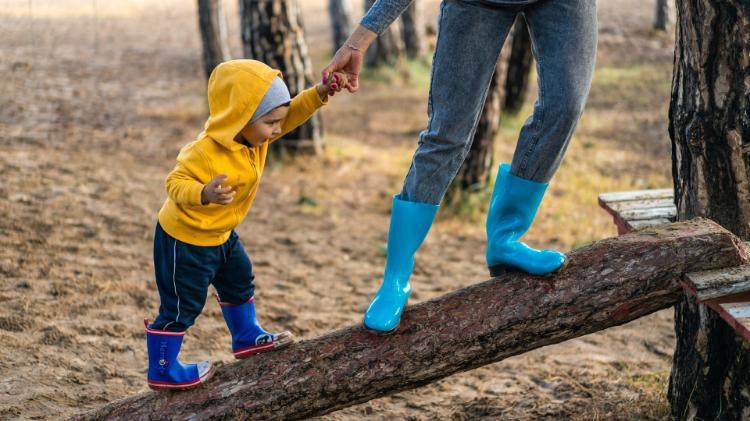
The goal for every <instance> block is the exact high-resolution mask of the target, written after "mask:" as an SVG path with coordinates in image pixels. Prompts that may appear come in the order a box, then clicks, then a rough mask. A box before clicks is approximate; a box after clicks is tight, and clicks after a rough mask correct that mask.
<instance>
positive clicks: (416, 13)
mask: <svg viewBox="0 0 750 421" xmlns="http://www.w3.org/2000/svg"><path fill="white" fill-rule="evenodd" d="M426 29H427V28H426V27H425V24H424V1H423V0H414V1H413V2H412V3H411V5H409V7H408V8H407V9H406V11H404V13H403V14H402V15H401V35H402V36H403V39H404V49H405V50H406V55H407V57H409V58H420V57H423V56H424V55H425V53H426V52H427V41H426Z"/></svg>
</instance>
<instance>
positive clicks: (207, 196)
mask: <svg viewBox="0 0 750 421" xmlns="http://www.w3.org/2000/svg"><path fill="white" fill-rule="evenodd" d="M225 181H227V176H226V174H220V175H217V176H216V177H214V179H213V180H211V181H209V182H208V183H207V184H206V185H204V186H203V191H201V203H202V204H204V205H207V204H209V203H218V204H220V205H227V204H229V203H231V202H232V199H234V194H235V192H234V191H232V186H226V187H222V186H221V183H223V182H225Z"/></svg>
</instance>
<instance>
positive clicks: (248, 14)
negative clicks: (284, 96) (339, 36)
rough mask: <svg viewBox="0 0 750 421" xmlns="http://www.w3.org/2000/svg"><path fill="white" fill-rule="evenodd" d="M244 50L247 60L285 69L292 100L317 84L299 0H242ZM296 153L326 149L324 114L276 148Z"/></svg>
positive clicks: (282, 70) (289, 136)
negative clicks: (308, 51)
mask: <svg viewBox="0 0 750 421" xmlns="http://www.w3.org/2000/svg"><path fill="white" fill-rule="evenodd" d="M240 29H241V31H242V50H243V53H244V55H245V57H247V58H252V59H255V60H260V61H262V62H264V63H266V64H268V65H269V66H271V67H273V68H276V69H279V70H281V72H282V73H283V75H284V82H286V85H287V86H288V87H289V92H290V93H291V95H292V97H294V96H295V95H297V94H298V93H300V92H302V91H303V90H304V89H306V88H308V87H310V86H312V85H313V77H312V64H311V63H310V57H309V55H308V53H307V45H306V44H305V39H304V33H303V29H302V21H301V17H300V10H299V7H298V4H297V0H240ZM272 147H273V148H275V149H276V150H275V151H276V152H279V148H283V150H284V151H289V152H293V153H301V152H302V153H317V152H319V151H320V150H321V149H322V147H323V127H322V120H321V118H320V114H315V115H314V116H313V117H312V118H311V119H310V120H308V121H307V122H306V123H305V124H303V125H302V126H300V127H299V128H297V129H296V130H294V131H292V132H291V133H289V134H287V135H286V136H284V140H283V141H280V142H275V143H274V145H273V146H272Z"/></svg>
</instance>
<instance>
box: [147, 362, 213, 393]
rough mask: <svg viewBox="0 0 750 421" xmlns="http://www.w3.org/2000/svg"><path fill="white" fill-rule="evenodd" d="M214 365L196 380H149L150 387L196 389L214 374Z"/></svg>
mask: <svg viewBox="0 0 750 421" xmlns="http://www.w3.org/2000/svg"><path fill="white" fill-rule="evenodd" d="M214 370H215V368H214V366H213V364H212V365H211V368H210V369H209V370H208V371H207V372H206V373H205V374H203V375H202V376H200V377H199V378H198V379H196V380H191V381H187V382H180V383H171V382H160V381H156V380H148V387H149V388H151V389H153V390H189V389H195V388H196V387H198V386H200V385H201V384H203V383H205V382H206V380H208V379H209V378H210V377H211V375H213V374H214Z"/></svg>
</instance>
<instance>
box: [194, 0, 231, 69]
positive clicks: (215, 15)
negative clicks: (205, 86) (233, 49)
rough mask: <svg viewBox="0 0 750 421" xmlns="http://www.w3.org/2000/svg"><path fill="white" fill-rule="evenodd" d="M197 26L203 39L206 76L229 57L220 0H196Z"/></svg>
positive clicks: (224, 20) (222, 8) (225, 26)
mask: <svg viewBox="0 0 750 421" xmlns="http://www.w3.org/2000/svg"><path fill="white" fill-rule="evenodd" d="M198 26H199V27H200V30H201V40H202V41H203V69H204V71H205V73H206V78H208V77H209V76H211V72H212V71H213V70H214V67H216V66H218V65H219V64H220V63H221V62H224V61H227V60H230V59H231V57H230V55H229V46H228V45H227V25H226V18H225V16H224V7H223V5H222V0H198Z"/></svg>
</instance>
